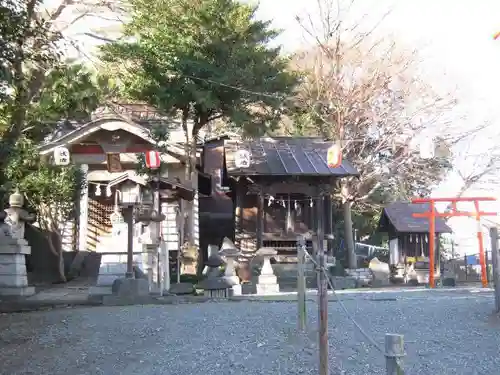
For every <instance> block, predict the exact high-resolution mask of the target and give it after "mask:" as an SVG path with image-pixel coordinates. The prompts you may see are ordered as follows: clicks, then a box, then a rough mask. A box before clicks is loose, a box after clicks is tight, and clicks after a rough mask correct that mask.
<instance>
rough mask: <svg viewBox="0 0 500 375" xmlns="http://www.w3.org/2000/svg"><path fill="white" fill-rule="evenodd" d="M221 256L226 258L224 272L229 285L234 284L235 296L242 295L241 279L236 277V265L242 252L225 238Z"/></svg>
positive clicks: (220, 252)
mask: <svg viewBox="0 0 500 375" xmlns="http://www.w3.org/2000/svg"><path fill="white" fill-rule="evenodd" d="M219 255H221V256H222V257H224V258H226V269H225V270H224V278H225V279H226V281H227V282H228V283H229V284H232V289H233V295H236V296H239V295H241V285H240V278H239V277H238V276H237V275H236V268H235V263H236V259H237V258H238V257H239V256H240V255H241V251H240V250H238V249H237V248H236V246H235V245H234V243H233V241H231V240H230V239H229V238H227V237H224V239H223V240H222V246H221V248H220V251H219Z"/></svg>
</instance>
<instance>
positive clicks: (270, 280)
mask: <svg viewBox="0 0 500 375" xmlns="http://www.w3.org/2000/svg"><path fill="white" fill-rule="evenodd" d="M276 254H278V252H277V251H276V250H275V249H274V248H272V247H262V248H260V249H259V250H258V251H257V253H256V255H257V256H261V257H263V258H264V263H263V264H262V269H261V271H260V276H259V279H258V282H257V285H256V289H257V294H261V295H265V294H277V293H279V291H280V287H279V285H278V279H277V277H276V275H275V274H274V271H273V267H272V266H271V258H272V257H273V256H276Z"/></svg>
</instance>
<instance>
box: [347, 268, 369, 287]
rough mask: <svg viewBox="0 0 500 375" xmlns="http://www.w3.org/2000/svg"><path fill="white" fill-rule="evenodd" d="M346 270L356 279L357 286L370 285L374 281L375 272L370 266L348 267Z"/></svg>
mask: <svg viewBox="0 0 500 375" xmlns="http://www.w3.org/2000/svg"><path fill="white" fill-rule="evenodd" d="M345 272H346V274H347V276H349V277H352V278H353V279H355V280H356V284H357V287H364V286H370V285H371V284H372V282H373V273H372V271H371V270H370V269H369V268H356V269H346V270H345Z"/></svg>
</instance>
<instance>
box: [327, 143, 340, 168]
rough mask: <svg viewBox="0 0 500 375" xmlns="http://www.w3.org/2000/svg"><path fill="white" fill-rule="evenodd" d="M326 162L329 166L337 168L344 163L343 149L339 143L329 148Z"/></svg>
mask: <svg viewBox="0 0 500 375" xmlns="http://www.w3.org/2000/svg"><path fill="white" fill-rule="evenodd" d="M326 162H327V164H328V168H337V167H339V166H340V164H342V149H341V147H340V145H339V144H338V143H335V144H334V145H333V146H331V147H330V148H329V149H328V152H327V154H326Z"/></svg>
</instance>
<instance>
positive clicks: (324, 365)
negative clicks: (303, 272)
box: [316, 189, 329, 375]
mask: <svg viewBox="0 0 500 375" xmlns="http://www.w3.org/2000/svg"><path fill="white" fill-rule="evenodd" d="M318 190H319V189H318ZM316 212H317V223H318V231H317V233H318V236H317V249H318V258H317V259H318V266H319V267H318V272H319V274H318V315H319V319H318V321H319V329H318V334H319V374H320V375H329V368H328V281H327V278H326V274H325V272H324V269H325V249H324V243H323V238H324V230H323V196H321V193H319V194H318V205H317V210H316Z"/></svg>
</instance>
